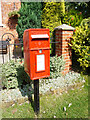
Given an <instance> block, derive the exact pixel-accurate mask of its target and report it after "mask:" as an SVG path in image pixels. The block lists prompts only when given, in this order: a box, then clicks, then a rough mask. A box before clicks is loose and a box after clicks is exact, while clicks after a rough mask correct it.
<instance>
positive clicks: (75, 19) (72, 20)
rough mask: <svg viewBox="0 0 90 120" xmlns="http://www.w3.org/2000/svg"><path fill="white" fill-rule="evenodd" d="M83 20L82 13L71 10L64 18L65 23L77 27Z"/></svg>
mask: <svg viewBox="0 0 90 120" xmlns="http://www.w3.org/2000/svg"><path fill="white" fill-rule="evenodd" d="M82 20H83V16H82V12H78V11H76V10H70V11H69V12H66V14H65V16H64V18H63V23H65V24H68V25H70V26H73V27H75V26H79V25H80V23H81V21H82Z"/></svg>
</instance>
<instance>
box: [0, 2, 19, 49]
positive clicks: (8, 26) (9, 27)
mask: <svg viewBox="0 0 90 120" xmlns="http://www.w3.org/2000/svg"><path fill="white" fill-rule="evenodd" d="M20 8H21V2H20V0H16V2H13V0H12V1H11V2H9V1H8V0H7V1H5V0H1V1H0V41H1V37H2V35H3V34H4V33H12V34H13V35H14V36H15V39H14V38H13V37H12V36H11V35H9V37H10V38H11V41H10V43H11V44H13V43H14V42H15V41H18V34H17V31H16V25H17V21H18V18H15V17H11V18H10V17H9V16H8V14H9V13H10V12H12V11H15V10H16V11H18V10H19V9H20ZM6 39H7V35H5V36H4V37H3V40H6ZM10 47H11V46H10ZM13 49H14V46H12V47H11V49H10V50H11V51H13Z"/></svg>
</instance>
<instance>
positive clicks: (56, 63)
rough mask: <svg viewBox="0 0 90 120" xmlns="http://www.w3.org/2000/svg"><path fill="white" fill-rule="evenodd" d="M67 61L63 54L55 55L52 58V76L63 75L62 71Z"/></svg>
mask: <svg viewBox="0 0 90 120" xmlns="http://www.w3.org/2000/svg"><path fill="white" fill-rule="evenodd" d="M64 67H65V61H64V58H63V57H62V56H57V55H56V56H54V57H51V58H50V78H57V77H59V76H61V71H62V70H64Z"/></svg>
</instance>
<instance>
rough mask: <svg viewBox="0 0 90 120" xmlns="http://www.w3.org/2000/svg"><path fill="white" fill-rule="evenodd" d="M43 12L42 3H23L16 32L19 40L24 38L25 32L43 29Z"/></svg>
mask: <svg viewBox="0 0 90 120" xmlns="http://www.w3.org/2000/svg"><path fill="white" fill-rule="evenodd" d="M41 10H42V4H41V3H40V2H23V3H21V8H20V10H19V14H20V17H19V18H18V25H17V27H16V30H17V32H18V35H19V38H22V37H23V32H24V30H26V29H29V28H41Z"/></svg>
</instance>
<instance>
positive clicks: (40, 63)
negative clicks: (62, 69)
mask: <svg viewBox="0 0 90 120" xmlns="http://www.w3.org/2000/svg"><path fill="white" fill-rule="evenodd" d="M30 59H31V60H30V66H31V70H32V71H30V78H31V80H35V79H39V78H44V77H48V76H49V75H50V50H48V49H42V50H33V51H30Z"/></svg>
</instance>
